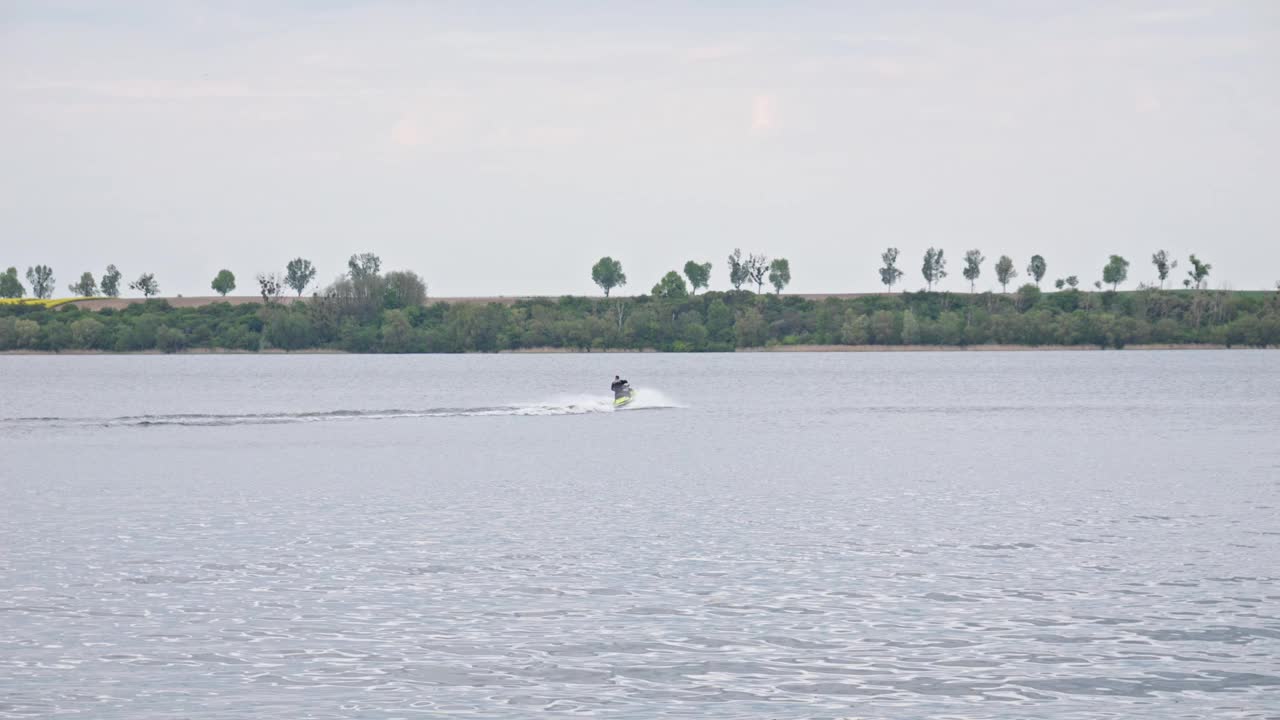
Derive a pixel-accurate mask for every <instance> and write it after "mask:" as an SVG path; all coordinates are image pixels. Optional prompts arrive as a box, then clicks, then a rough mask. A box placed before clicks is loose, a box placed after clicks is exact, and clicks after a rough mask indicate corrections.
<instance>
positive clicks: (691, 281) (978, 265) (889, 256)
mask: <svg viewBox="0 0 1280 720" xmlns="http://www.w3.org/2000/svg"><path fill="white" fill-rule="evenodd" d="M899 257H900V252H899V250H898V248H895V247H891V248H887V249H886V250H885V251H884V253H882V254H881V255H880V261H881V263H882V265H881V267H880V268H879V269H878V274H879V277H880V282H881V283H882V284H883V285H884V286H885V288H886V289H887V290H888V291H889V292H892V291H893V288H894V286H895V285H897V284H898V283H899V282H901V280H902V278H903V276H904V274H905V273H904V271H903V270H902V268H901V267H900V266H899ZM371 259H373V260H377V256H376V255H373V253H363V254H362V255H361V256H353V257H352V259H351V260H350V261H348V265H349V266H350V264H351V263H357V264H359V263H362V262H363V263H367V262H370V261H371ZM986 261H987V258H986V256H985V255H983V254H982V251H980V250H977V249H973V250H969V251H967V252H966V253H965V254H964V257H963V262H964V268H963V269H962V271H961V274H962V275H963V276H964V279H965V280H967V281H968V282H969V292H971V293H973V292H976V291H977V283H978V279H979V278H980V277H981V276H982V273H983V264H984V263H985V262H986ZM1188 261H1189V263H1190V266H1191V267H1190V269H1189V270H1188V271H1187V277H1186V278H1184V279H1183V281H1182V284H1183V286H1184V287H1186V288H1191V289H1204V288H1205V287H1207V286H1208V278H1209V273H1210V271H1211V270H1212V269H1213V266H1212V265H1210V264H1209V263H1206V262H1203V261H1202V260H1200V259H1199V258H1197V257H1196V255H1195V254H1192V255H1191V256H1190V257H1189V258H1188ZM377 262H379V263H380V262H381V260H377ZM1151 263H1152V265H1154V266H1155V269H1156V275H1157V277H1158V278H1159V284H1158V285H1157V286H1156V287H1158V288H1160V289H1163V288H1164V284H1165V281H1166V280H1167V279H1168V277H1169V275H1170V273H1172V272H1173V271H1174V270H1175V269H1177V267H1178V261H1177V260H1175V259H1172V258H1171V257H1170V255H1169V253H1168V251H1166V250H1158V251H1156V252H1155V253H1153V254H1152V256H1151ZM727 265H728V270H729V276H728V280H729V285H730V287H732V288H733V289H734V290H741V289H742V288H743V286H744V285H746V286H750V285H755V288H756V292H757V293H760V292H763V289H764V285H765V283H766V282H767V283H768V284H769V285H770V286H772V287H773V289H774V292H775V294H779V295H780V294H781V293H782V291H783V289H785V288H786V287H787V285H789V284H790V283H791V263H790V261H788V260H787V259H786V258H774V259H772V260H770V259H769V258H768V257H767V256H765V255H763V254H756V253H751V254H748V255H746V256H743V254H742V250H741V249H735V250H734V251H733V253H731V254H730V255H729V257H728V261H727ZM711 269H712V265H711V263H710V262H698V261H696V260H690V261H688V262H686V263H685V265H684V268H683V274H681V273H680V272H677V271H675V270H671V271H670V272H668V273H667V274H666V275H664V276H663V277H662V278H660V279H659V280H658V282H657V283H656V284H655V285H654V286H653V288H652V289H651V290H650V291H649V294H650V295H652V296H655V297H663V298H668V299H673V298H681V297H685V296H688V295H695V294H697V292H698V290H699V289H703V290H705V289H707V288H708V286H709V284H710V280H711ZM993 270H994V273H995V279H996V282H998V283H999V284H1000V289H1001V292H1008V290H1009V284H1010V283H1011V282H1013V280H1014V278H1016V277H1017V276H1018V270H1017V269H1016V267H1015V265H1014V261H1013V259H1012V258H1010V257H1009V256H1008V255H1001V256H1000V257H999V259H997V260H996V261H995V264H994V266H993ZM1047 273H1048V263H1047V262H1046V261H1045V258H1044V256H1042V255H1038V254H1037V255H1032V256H1031V259H1030V262H1029V263H1028V265H1027V267H1026V277H1028V278H1030V279H1031V280H1032V281H1033V282H1034V284H1035V286H1036V287H1040V285H1041V281H1042V280H1043V279H1044V278H1045V276H1046V274H1047ZM920 274H921V277H922V278H923V279H924V281H925V289H926V290H928V291H932V290H933V288H934V285H936V284H938V283H940V282H941V281H942V280H943V279H945V278H946V277H947V257H946V252H945V251H944V250H942V249H940V248H935V247H930V248H928V249H927V250H926V251H925V253H924V257H923V262H922V264H921V268H920ZM315 277H316V268H315V266H314V265H312V263H311V261H310V260H307V259H305V258H301V257H299V258H294V259H293V260H290V261H289V262H288V264H287V265H286V266H285V270H284V272H283V273H276V272H269V273H258V274H257V275H256V277H255V279H256V281H257V284H258V292H259V294H260V295H262V297H263V301H264V302H266V301H267V300H268V298H269V297H277V296H279V295H280V294H281V293H282V292H283V290H284V288H291V289H293V290H294V292H295V293H296V294H297V296H298V297H301V296H302V293H303V292H304V291H305V290H306V289H307V287H309V286H310V285H311V283H312V281H314V280H315ZM1128 277H1129V261H1128V260H1127V259H1125V258H1124V257H1122V256H1120V255H1111V256H1110V257H1109V258H1108V260H1107V263H1106V265H1104V266H1103V267H1102V271H1101V274H1100V279H1099V280H1097V281H1095V282H1094V283H1093V285H1094V288H1095V289H1098V290H1101V289H1103V287H1104V286H1110V288H1111V289H1112V290H1117V289H1119V287H1120V285H1123V284H1124V283H1125V282H1126V281H1127V280H1128ZM26 278H27V283H28V284H29V285H30V286H31V295H32V297H35V298H39V299H49V298H52V297H53V293H54V289H55V287H56V282H55V280H54V275H53V269H52V268H50V267H49V266H48V265H35V266H32V267H29V268H27V272H26ZM591 280H592V282H594V283H595V284H596V285H597V286H599V288H600V289H601V290H602V291H603V292H604V296H605V297H606V298H607V297H609V295H610V293H611V292H612V291H613V290H614V289H615V288H619V287H622V286H625V285H626V284H627V275H626V273H625V272H623V269H622V263H621V262H620V261H618V260H615V259H614V258H612V257H609V256H605V257H602V258H600V260H599V261H598V262H596V264H595V265H593V266H592V268H591ZM120 283H121V273H120V271H119V270H118V269H117V268H116V266H115V265H108V266H107V269H106V271H105V272H104V273H103V274H102V278H101V281H98V280H96V279H95V278H94V276H93V273H92V272H88V271H86V272H84V273H82V274H81V275H80V279H79V280H78V281H76V282H74V283H71V284H70V285H68V286H67V289H68V290H70V291H71V293H72V295H73V296H75V297H85V298H87V297H97V296H105V297H119V295H120V290H121V286H120ZM1054 286H1055V287H1056V288H1057V289H1058V290H1065V289H1073V290H1074V289H1077V288H1079V286H1080V278H1079V277H1078V276H1076V275H1068V276H1065V277H1060V278H1058V279H1057V280H1055V281H1054ZM1146 287H1148V284H1147V283H1141V284H1140V285H1139V289H1145V288H1146ZM128 288H129V289H131V290H134V291H137V292H139V293H141V294H142V296H143V297H144V298H151V297H155V296H157V295H159V293H160V286H159V283H158V282H157V281H156V278H155V274H154V273H142V274H140V275H139V276H138V278H137V279H136V280H133V281H132V282H129V283H128ZM210 288H211V289H212V290H213V291H214V292H216V293H218V294H219V295H221V296H224V297H225V296H226V295H227V294H228V293H230V292H232V291H234V290H235V289H236V276H235V273H233V272H232V271H230V270H228V269H225V268H224V269H222V270H219V271H218V273H217V274H216V275H215V276H214V278H213V281H212V282H211V283H210ZM26 293H27V288H26V287H25V286H24V285H23V284H22V281H21V279H20V278H19V277H18V269H17V268H16V267H10V268H8V270H6V271H5V272H4V274H0V298H22V297H24V296H25V295H26Z"/></svg>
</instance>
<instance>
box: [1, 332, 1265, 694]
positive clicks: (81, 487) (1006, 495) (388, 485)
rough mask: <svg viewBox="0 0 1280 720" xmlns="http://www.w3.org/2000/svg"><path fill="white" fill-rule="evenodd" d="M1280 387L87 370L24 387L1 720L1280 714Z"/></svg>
mask: <svg viewBox="0 0 1280 720" xmlns="http://www.w3.org/2000/svg"><path fill="white" fill-rule="evenodd" d="M1274 357H1277V356H1275V355H1273V354H1244V353H1236V354H1232V353H1207V354H1196V353H1170V354H1124V355H1121V354H1105V355H1104V354H1071V357H1062V356H1059V355H1056V354H1054V355H1052V356H1051V357H1050V359H1048V360H1045V359H1042V358H1041V357H1039V356H1037V355H1035V354H1011V355H1000V356H996V357H983V358H971V357H968V356H956V355H955V354H946V355H943V356H932V357H927V356H926V357H912V358H910V359H904V360H902V361H901V362H896V361H895V359H894V358H884V357H883V356H880V357H876V358H860V357H847V358H832V357H830V356H812V357H811V356H787V357H776V356H754V357H747V358H744V357H740V356H713V357H703V358H670V357H669V356H654V357H649V356H641V357H627V358H626V359H625V362H626V367H627V368H628V370H627V371H628V374H630V375H633V376H640V375H641V371H642V372H643V376H645V377H650V378H653V379H654V384H655V386H659V387H662V388H664V390H665V391H666V392H667V394H668V395H669V396H670V397H678V398H680V402H675V401H672V402H670V403H668V405H670V407H669V408H668V409H667V411H665V412H655V413H635V414H629V413H618V414H616V415H615V414H612V413H608V412H601V413H595V412H586V413H581V414H571V413H541V414H540V413H518V412H503V413H490V414H486V413H483V412H465V413H455V414H454V415H452V416H445V415H444V412H443V411H444V410H447V409H449V408H455V409H457V408H461V409H468V408H469V409H472V410H477V411H479V410H485V409H488V410H499V409H504V408H505V409H511V408H528V407H570V406H577V405H580V404H589V403H590V402H594V400H593V399H591V398H586V397H581V398H579V399H576V400H574V401H573V402H569V403H558V402H548V401H546V400H545V398H554V397H561V396H573V392H574V389H573V387H571V383H573V382H577V378H579V377H581V376H586V375H592V376H594V375H603V374H605V373H603V372H602V371H606V370H609V369H610V364H613V363H618V362H620V360H619V359H618V358H616V357H613V358H609V359H607V360H606V359H601V358H595V357H577V356H573V357H557V358H554V359H550V358H548V359H543V360H539V361H536V362H529V363H527V364H518V363H520V362H521V361H520V360H515V359H510V358H470V359H468V361H469V362H470V363H472V364H471V365H469V366H468V365H464V364H456V360H455V359H432V358H416V359H386V358H381V359H380V358H296V359H293V358H291V359H290V360H297V362H298V365H297V366H293V365H285V364H281V363H278V362H273V360H274V359H266V358H252V357H249V358H235V359H231V360H226V359H218V362H223V363H224V364H221V365H206V366H204V367H203V369H204V370H205V371H206V372H204V373H201V374H200V375H199V376H200V377H201V378H202V379H201V381H200V382H199V383H193V382H191V376H192V375H193V374H194V371H193V370H192V369H191V368H192V365H191V361H192V360H193V359H188V358H182V359H174V360H175V362H173V363H172V364H171V365H166V364H164V363H158V362H156V361H157V360H165V359H161V358H146V359H143V358H79V359H77V362H84V363H87V365H83V366H79V368H78V371H77V373H75V374H68V375H66V376H59V377H57V378H56V381H57V382H58V383H71V384H75V383H80V384H81V387H80V388H79V389H80V390H81V392H80V393H74V392H71V393H67V394H66V399H65V401H64V400H61V399H58V400H55V401H52V402H51V401H48V400H47V399H46V400H40V399H39V397H38V395H37V394H35V393H30V392H28V391H24V390H20V389H19V388H20V385H19V382H18V381H14V382H13V383H12V384H10V381H9V380H4V381H3V382H4V383H5V384H6V385H7V386H6V387H5V388H3V389H4V390H5V391H6V392H7V395H8V396H9V397H16V398H17V402H16V403H15V404H14V405H12V406H11V407H7V408H5V409H4V410H3V411H2V412H0V415H2V416H3V418H2V419H0V422H2V423H6V424H7V425H6V427H13V428H19V427H25V428H26V430H23V431H15V432H8V431H6V432H4V433H0V451H3V457H4V458H5V463H4V466H3V469H2V470H0V489H2V490H3V491H4V496H5V498H6V499H7V500H8V502H7V504H6V505H5V506H4V509H3V510H0V513H3V514H2V515H0V517H2V518H3V524H2V525H0V547H3V548H4V550H3V551H0V688H3V690H0V717H51V716H57V715H59V714H64V713H65V714H74V715H79V716H82V717H94V718H138V717H208V718H214V717H218V718H263V717H272V718H297V717H312V718H340V717H342V718H346V717H371V716H377V717H384V716H385V717H412V716H426V717H430V716H443V715H449V714H464V713H469V714H470V715H472V716H477V717H522V716H527V715H530V714H535V713H543V712H545V713H550V714H566V715H567V714H591V715H595V716H604V717H634V718H645V717H742V718H761V717H778V718H808V717H832V718H834V717H893V718H916V717H922V716H932V717H966V718H984V717H991V718H1025V717H1037V718H1086V717H1088V718H1094V717H1125V718H1130V717H1143V718H1203V717H1242V718H1243V717H1257V718H1263V717H1269V716H1275V715H1277V714H1278V713H1280V572H1277V570H1276V568H1280V552H1278V550H1280V524H1277V523H1276V518H1277V517H1280V515H1278V514H1277V508H1280V482H1278V480H1280V448H1278V447H1277V444H1276V443H1274V442H1272V441H1271V440H1268V439H1267V438H1271V439H1274V437H1275V436H1276V433H1277V431H1278V430H1280V376H1278V374H1277V365H1278V364H1280V363H1278V362H1277V360H1276V359H1273V358H1274ZM14 360H25V359H14V358H0V363H13V361H14ZM130 361H137V362H145V363H148V365H147V366H146V375H147V376H148V377H149V378H151V379H152V385H151V390H150V391H149V392H150V394H149V395H147V396H141V397H139V396H135V395H130V394H129V393H128V392H124V391H119V392H117V391H115V390H113V388H116V387H120V388H124V387H128V386H129V385H128V382H127V381H126V379H122V376H123V378H127V376H128V374H129V373H139V372H141V371H140V370H138V369H137V368H131V367H130V366H129V362H130ZM94 363H98V365H93V364H94ZM513 363H517V364H513ZM1046 363H1047V364H1048V366H1046V365H1045V364H1046ZM86 367H88V368H89V369H88V370H86V369H85V368H86ZM512 368H516V369H518V370H519V372H512ZM637 368H638V369H639V371H638V370H637ZM3 369H5V370H10V371H11V372H7V373H4V374H0V377H5V378H15V377H22V376H23V374H24V373H25V374H28V376H27V377H26V378H25V380H23V381H22V383H21V387H27V386H29V385H32V384H34V383H32V382H31V381H30V380H31V378H30V376H29V374H35V373H50V372H55V371H50V370H49V369H48V368H47V367H42V368H34V367H31V366H28V365H22V366H20V367H19V366H18V365H17V364H16V363H14V364H13V365H9V366H3ZM477 369H479V371H477ZM344 373H358V374H359V376H360V377H361V381H362V382H363V383H364V384H365V385H366V386H368V387H374V388H375V389H374V390H373V391H372V393H366V394H361V393H356V392H354V391H349V390H348V389H343V388H354V387H355V386H354V385H350V386H348V385H342V384H341V383H339V382H337V381H334V380H331V379H330V378H334V377H338V376H341V375H343V374H344ZM761 374H764V375H767V376H768V377H771V378H773V382H772V383H764V382H761V383H752V385H751V387H752V388H753V392H752V393H751V394H738V395H734V394H733V391H734V388H735V387H738V386H739V385H740V382H738V381H740V380H741V379H742V378H743V377H750V376H754V375H761ZM1130 375H1131V376H1133V377H1135V378H1136V377H1147V378H1157V379H1159V380H1160V381H1161V382H1159V383H1157V384H1158V385H1161V386H1162V387H1165V388H1170V389H1172V390H1176V391H1178V392H1173V393H1170V394H1167V395H1154V396H1153V395H1152V394H1151V393H1149V392H1147V391H1146V390H1144V389H1143V388H1145V387H1146V386H1140V385H1134V389H1133V390H1129V391H1124V390H1123V388H1124V387H1125V386H1124V384H1123V383H1120V384H1117V383H1116V382H1115V380H1116V378H1117V377H1120V378H1124V377H1126V376H1130ZM260 376H265V377H268V378H270V379H271V380H272V382H271V383H269V384H270V385H271V386H272V387H275V388H276V389H277V390H278V393H277V395H276V396H275V397H273V398H270V399H265V400H264V399H263V397H262V395H260V394H259V393H258V391H257V390H255V389H254V388H252V387H248V388H246V387H245V383H246V381H245V380H244V378H245V377H260ZM423 376H425V377H429V378H431V380H430V381H429V382H423V381H414V382H418V384H419V385H420V386H424V387H428V388H430V389H429V391H424V392H421V393H419V392H417V391H413V392H408V391H406V389H405V388H406V387H411V386H414V385H413V382H411V381H410V380H409V379H408V378H420V377H423ZM1028 379H1036V380H1038V382H1035V383H1029V382H1027V381H1028ZM52 381H53V379H50V382H52ZM993 381H995V382H997V383H999V384H1000V387H1003V388H1007V391H1006V392H1002V393H995V394H992V395H989V394H988V393H986V392H981V393H980V392H978V391H977V390H976V389H975V388H984V387H990V385H989V384H990V383H991V382H993ZM494 385H497V386H498V387H497V388H496V389H495V388H494V387H493V386H494ZM1242 385H1247V390H1239V389H1235V390H1233V389H1232V388H1239V387H1241V386H1242ZM1210 386H1213V387H1217V388H1219V390H1218V392H1216V393H1215V394H1213V395H1211V396H1210V395H1204V394H1197V391H1198V390H1200V389H1202V388H1207V387H1210ZM335 387H336V388H338V389H335ZM1117 387H1120V388H1121V390H1120V391H1119V392H1118V391H1117ZM103 388H106V392H102V390H103ZM95 390H96V392H95ZM489 391H493V392H492V394H494V395H495V396H498V397H497V400H496V401H493V402H491V403H490V404H485V403H483V402H479V400H480V399H482V398H483V397H484V396H485V395H486V393H487V392H489ZM833 391H834V395H833V394H832V393H833ZM1260 391H1262V394H1259V392H1260ZM1273 391H1274V392H1273ZM521 392H525V393H526V394H525V395H521V394H520V393H521ZM895 394H896V395H898V396H900V397H902V398H903V402H902V403H900V404H898V405H894V404H893V403H891V402H886V400H887V399H888V397H887V396H893V395H895ZM726 396H732V397H734V398H735V402H734V403H725V402H723V401H722V398H724V397H726ZM600 397H605V394H604V393H601V394H600ZM833 397H835V398H838V399H836V400H834V401H833V400H832V398H833ZM1187 397H1194V398H1196V399H1195V400H1194V401H1193V402H1192V403H1191V407H1188V404H1187V403H1186V402H1184V399H1185V398H1187ZM540 398H541V399H540ZM397 399H398V400H400V401H402V402H392V400H397ZM409 400H412V401H413V402H408V401H409ZM289 406H292V407H289ZM379 407H423V408H437V409H439V412H438V413H437V412H436V411H427V412H418V413H408V412H404V413H400V414H402V415H403V417H386V416H387V415H394V413H390V412H386V411H379V410H377V409H376V408H379ZM1136 407H1141V408H1143V410H1142V411H1140V412H1139V411H1135V410H1133V408H1136ZM1241 407H1248V408H1249V412H1248V413H1247V416H1242V414H1241V413H1240V411H1239V408H1241ZM966 408H967V409H966ZM184 410H185V412H184ZM237 410H238V414H237V412H236V411H237ZM339 413H340V414H339ZM264 417H266V418H279V417H286V418H288V417H297V418H303V417H320V418H324V419H329V418H331V417H332V418H338V417H340V418H342V419H343V421H342V422H312V421H293V420H285V421H282V422H271V423H268V424H263V423H261V422H258V421H257V420H253V418H264ZM18 418H45V420H41V421H39V422H38V423H27V424H26V425H25V426H24V425H23V423H20V422H18V421H17V419H18ZM135 418H151V419H152V420H155V419H157V418H161V419H165V418H167V419H169V420H173V419H174V418H196V419H200V418H205V419H208V418H213V419H221V420H227V419H234V420H235V421H234V422H208V423H206V422H195V423H193V424H194V425H195V426H190V425H191V424H188V423H186V422H159V423H153V424H151V425H147V426H146V427H145V428H143V427H139V425H140V423H133V422H124V420H129V419H135ZM244 418H250V420H248V421H242V419H244ZM103 419H107V420H108V422H102V420H103ZM375 420H376V421H375ZM1268 433H1270V434H1268Z"/></svg>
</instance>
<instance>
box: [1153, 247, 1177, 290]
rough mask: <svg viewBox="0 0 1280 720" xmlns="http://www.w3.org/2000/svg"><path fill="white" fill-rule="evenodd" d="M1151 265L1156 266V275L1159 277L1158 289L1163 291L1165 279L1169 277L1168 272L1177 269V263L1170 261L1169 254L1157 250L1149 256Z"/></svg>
mask: <svg viewBox="0 0 1280 720" xmlns="http://www.w3.org/2000/svg"><path fill="white" fill-rule="evenodd" d="M1151 264H1152V265H1155V266H1156V274H1157V275H1159V276H1160V289H1161V290H1163V289H1164V281H1165V278H1167V277H1169V272H1170V271H1172V270H1175V269H1177V267H1178V261H1177V260H1174V261H1172V262H1171V261H1170V260H1169V253H1168V252H1167V251H1165V250H1159V251H1157V252H1156V253H1154V254H1153V255H1152V256H1151Z"/></svg>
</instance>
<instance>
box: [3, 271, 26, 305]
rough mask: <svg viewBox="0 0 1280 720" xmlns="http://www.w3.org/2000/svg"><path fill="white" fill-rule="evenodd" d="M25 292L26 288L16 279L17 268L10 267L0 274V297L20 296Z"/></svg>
mask: <svg viewBox="0 0 1280 720" xmlns="http://www.w3.org/2000/svg"><path fill="white" fill-rule="evenodd" d="M26 294H27V289H26V288H24V287H22V281H21V280H19V279H18V268H16V267H11V268H9V269H8V270H5V271H4V274H3V275H0V298H20V297H22V296H23V295H26Z"/></svg>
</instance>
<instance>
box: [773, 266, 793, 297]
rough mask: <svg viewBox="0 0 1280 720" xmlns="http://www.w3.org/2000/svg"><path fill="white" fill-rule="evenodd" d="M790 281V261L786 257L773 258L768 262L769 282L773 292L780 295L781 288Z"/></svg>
mask: <svg viewBox="0 0 1280 720" xmlns="http://www.w3.org/2000/svg"><path fill="white" fill-rule="evenodd" d="M790 283H791V262H790V261H788V260H787V259H786V258H774V260H773V262H771V263H769V284H770V285H772V286H773V290H774V294H776V295H781V294H782V288H784V287H786V286H787V285H789V284H790Z"/></svg>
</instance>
